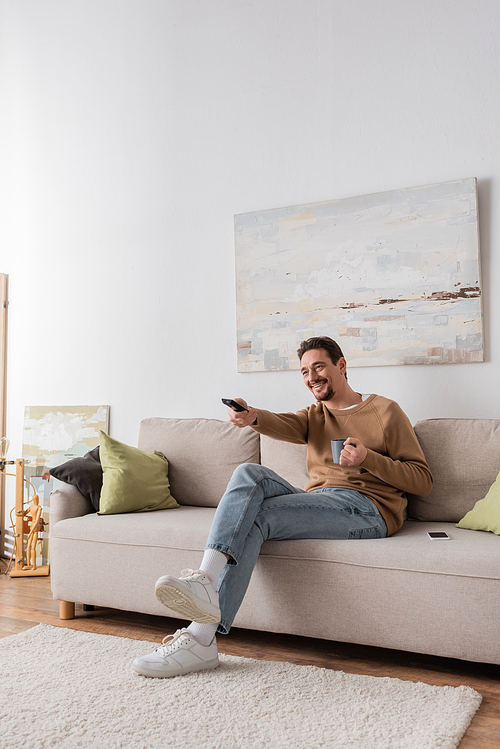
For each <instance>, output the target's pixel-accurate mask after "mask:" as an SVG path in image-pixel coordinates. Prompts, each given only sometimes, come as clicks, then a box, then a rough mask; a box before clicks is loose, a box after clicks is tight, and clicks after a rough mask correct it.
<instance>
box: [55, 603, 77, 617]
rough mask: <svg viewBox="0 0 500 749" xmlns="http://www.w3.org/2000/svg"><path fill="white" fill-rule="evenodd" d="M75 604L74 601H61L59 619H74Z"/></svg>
mask: <svg viewBox="0 0 500 749" xmlns="http://www.w3.org/2000/svg"><path fill="white" fill-rule="evenodd" d="M74 618H75V604H74V603H73V602H72V601H59V619H74Z"/></svg>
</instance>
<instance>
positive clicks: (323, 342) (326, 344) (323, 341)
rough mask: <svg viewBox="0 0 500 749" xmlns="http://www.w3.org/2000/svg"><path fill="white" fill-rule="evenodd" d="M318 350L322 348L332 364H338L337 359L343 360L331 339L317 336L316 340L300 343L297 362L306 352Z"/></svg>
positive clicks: (310, 339) (340, 352) (311, 339)
mask: <svg viewBox="0 0 500 749" xmlns="http://www.w3.org/2000/svg"><path fill="white" fill-rule="evenodd" d="M318 348H322V349H324V350H325V351H326V353H327V354H328V356H329V357H330V359H331V360H332V362H333V364H338V361H339V359H343V358H344V354H343V353H342V349H341V348H340V346H339V344H338V343H337V342H336V341H334V340H333V338H329V337H328V336H317V337H316V338H308V339H307V341H302V343H301V344H300V346H299V348H298V349H297V356H298V357H299V360H301V359H302V357H303V356H304V354H305V353H306V351H311V349H318ZM346 379H347V375H346Z"/></svg>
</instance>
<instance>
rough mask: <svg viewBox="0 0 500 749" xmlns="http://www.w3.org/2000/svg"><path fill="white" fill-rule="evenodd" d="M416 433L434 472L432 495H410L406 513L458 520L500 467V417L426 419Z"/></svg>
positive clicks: (419, 424) (421, 517)
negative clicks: (498, 418) (499, 418)
mask: <svg viewBox="0 0 500 749" xmlns="http://www.w3.org/2000/svg"><path fill="white" fill-rule="evenodd" d="M415 432H416V435H417V437H418V440H419V442H420V444H421V446H422V449H423V451H424V455H425V457H426V459H427V462H428V463H429V467H430V469H431V471H432V474H433V476H434V487H433V489H432V491H431V493H430V494H429V496H428V497H415V496H410V497H409V498H408V516H409V517H411V518H416V519H417V520H427V521H434V520H439V521H443V522H449V523H458V521H459V520H460V519H461V518H463V516H464V515H465V514H466V513H467V512H469V510H471V509H472V508H473V507H474V505H475V503H476V502H477V501H478V500H479V499H483V497H484V496H485V495H486V493H487V491H488V489H489V488H490V486H491V485H492V484H493V482H494V481H495V478H496V476H497V474H498V471H499V470H500V421H499V420H496V419H427V420H426V421H419V422H417V424H416V425H415Z"/></svg>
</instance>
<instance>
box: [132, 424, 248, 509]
mask: <svg viewBox="0 0 500 749" xmlns="http://www.w3.org/2000/svg"><path fill="white" fill-rule="evenodd" d="M259 444H260V443H259V435H258V434H257V433H256V432H254V431H253V429H250V427H247V428H244V429H238V427H235V426H233V425H232V424H231V423H230V422H228V421H218V420H217V419H158V418H151V419H144V420H143V421H141V426H140V431H139V448H140V449H141V450H146V451H148V452H153V450H159V451H160V452H161V453H163V455H164V456H165V457H166V458H167V460H168V462H169V471H168V477H169V479H170V489H171V491H172V495H173V496H174V497H175V498H176V500H177V502H179V504H180V505H197V506H198V507H217V505H218V504H219V501H220V498H221V497H222V495H223V494H224V492H225V490H226V487H227V484H228V482H229V479H230V478H231V476H232V474H233V471H234V469H235V468H236V467H237V466H238V465H240V464H241V463H259V458H260V455H259Z"/></svg>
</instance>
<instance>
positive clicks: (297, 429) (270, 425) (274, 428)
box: [252, 408, 308, 445]
mask: <svg viewBox="0 0 500 749" xmlns="http://www.w3.org/2000/svg"><path fill="white" fill-rule="evenodd" d="M255 410H256V411H257V422H256V423H255V424H252V429H253V430H254V431H256V432H258V433H259V434H264V435H265V436H266V437H272V439H275V440H282V441H283V442H293V443H294V444H296V445H304V444H306V442H307V433H308V409H307V408H303V409H302V410H301V411H297V413H295V414H294V413H284V414H275V413H273V412H272V411H264V410H263V409H259V408H256V409H255Z"/></svg>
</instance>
